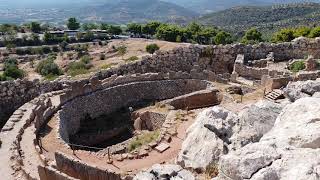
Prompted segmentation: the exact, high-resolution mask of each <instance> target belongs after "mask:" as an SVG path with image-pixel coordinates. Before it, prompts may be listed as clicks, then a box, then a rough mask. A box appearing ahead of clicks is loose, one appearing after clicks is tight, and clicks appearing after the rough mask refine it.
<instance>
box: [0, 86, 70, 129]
mask: <svg viewBox="0 0 320 180" xmlns="http://www.w3.org/2000/svg"><path fill="white" fill-rule="evenodd" d="M64 83H65V82H64V81H52V82H43V83H40V82H39V80H35V81H27V80H15V81H6V82H0V99H1V101H0V128H1V127H2V126H3V125H4V124H5V123H6V120H7V118H8V117H9V116H10V115H11V114H12V113H13V111H14V110H16V109H18V108H19V107H20V106H22V105H23V104H24V103H26V102H28V101H30V100H32V99H33V98H35V97H37V96H39V95H40V94H44V93H47V92H52V91H56V90H61V89H63V88H64Z"/></svg>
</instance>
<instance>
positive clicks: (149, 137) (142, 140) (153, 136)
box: [128, 131, 160, 152]
mask: <svg viewBox="0 0 320 180" xmlns="http://www.w3.org/2000/svg"><path fill="white" fill-rule="evenodd" d="M159 136H160V132H159V131H153V132H147V133H144V134H142V135H140V136H137V137H136V138H135V139H134V140H132V141H131V142H130V144H129V145H128V150H129V151H130V152H132V151H134V150H136V149H138V148H139V147H141V146H143V145H146V144H149V143H151V142H153V141H155V140H157V139H158V138H159Z"/></svg>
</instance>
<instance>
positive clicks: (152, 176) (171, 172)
mask: <svg viewBox="0 0 320 180" xmlns="http://www.w3.org/2000/svg"><path fill="white" fill-rule="evenodd" d="M158 179H163V180H165V179H166V180H167V179H170V180H195V177H194V176H193V174H192V173H191V172H190V171H187V170H185V169H183V168H182V167H181V166H179V165H171V164H166V165H160V164H156V165H153V166H152V167H151V168H150V169H149V170H147V171H145V172H140V173H138V174H137V175H136V176H135V177H134V178H133V180H158Z"/></svg>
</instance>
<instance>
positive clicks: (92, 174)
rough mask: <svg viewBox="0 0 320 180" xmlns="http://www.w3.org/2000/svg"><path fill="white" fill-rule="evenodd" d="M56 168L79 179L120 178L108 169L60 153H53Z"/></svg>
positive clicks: (100, 179)
mask: <svg viewBox="0 0 320 180" xmlns="http://www.w3.org/2000/svg"><path fill="white" fill-rule="evenodd" d="M55 159H56V163H57V169H58V170H59V171H60V172H63V173H65V174H67V175H69V176H72V177H75V178H77V179H81V180H90V179H94V180H109V179H110V180H121V176H120V175H119V174H117V173H115V172H112V171H110V170H109V169H101V168H99V167H96V166H91V165H89V164H86V163H84V162H82V161H80V160H78V159H74V158H72V157H67V155H65V154H62V153H59V152H57V153H55Z"/></svg>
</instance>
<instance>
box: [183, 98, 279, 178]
mask: <svg viewBox="0 0 320 180" xmlns="http://www.w3.org/2000/svg"><path fill="white" fill-rule="evenodd" d="M282 108H283V106H282V105H280V104H276V103H273V102H270V101H260V102H258V103H256V104H253V105H250V106H247V107H246V108H245V109H244V110H242V111H241V112H239V114H238V115H236V114H234V113H232V112H230V111H228V110H226V109H224V108H221V107H219V106H216V107H213V108H209V109H207V110H205V111H203V112H202V113H200V114H199V116H198V117H197V119H196V121H195V123H194V124H193V125H192V126H191V127H190V128H189V129H188V130H187V137H186V139H185V141H184V142H183V144H182V149H181V151H180V153H179V155H178V158H177V163H178V164H180V165H181V166H182V167H187V168H192V169H194V170H197V171H200V172H201V171H204V170H205V169H206V167H207V166H208V165H210V164H212V163H217V162H218V161H219V159H220V156H222V155H224V154H227V153H228V152H229V151H230V150H236V149H238V148H241V147H243V146H245V145H247V144H250V143H253V142H258V141H259V140H260V139H261V137H262V136H263V135H264V134H265V133H267V132H268V131H269V130H271V129H272V127H273V125H274V122H275V121H276V118H277V117H278V115H279V114H280V112H281V110H282Z"/></svg>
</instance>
